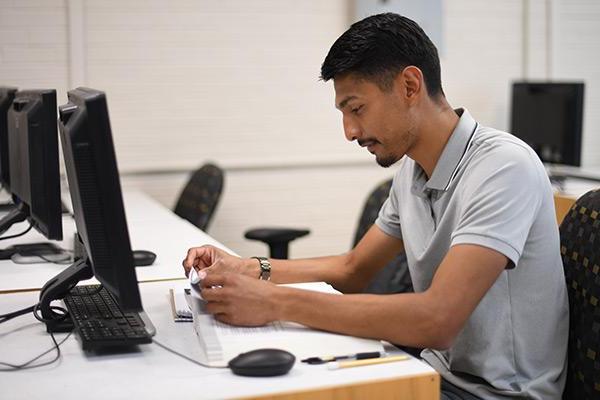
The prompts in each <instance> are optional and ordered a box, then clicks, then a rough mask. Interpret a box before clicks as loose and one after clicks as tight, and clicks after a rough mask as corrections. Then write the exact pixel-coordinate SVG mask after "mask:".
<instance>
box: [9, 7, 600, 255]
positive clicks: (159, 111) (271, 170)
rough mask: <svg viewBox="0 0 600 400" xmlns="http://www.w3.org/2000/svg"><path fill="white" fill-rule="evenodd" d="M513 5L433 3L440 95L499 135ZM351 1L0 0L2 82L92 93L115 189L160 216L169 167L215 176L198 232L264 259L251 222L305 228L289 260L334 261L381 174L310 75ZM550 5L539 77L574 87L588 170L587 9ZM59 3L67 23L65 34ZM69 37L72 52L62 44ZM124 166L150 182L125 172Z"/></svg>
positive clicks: (536, 11) (515, 53) (593, 47)
mask: <svg viewBox="0 0 600 400" xmlns="http://www.w3.org/2000/svg"><path fill="white" fill-rule="evenodd" d="M523 1H524V0H504V1H496V2H493V1H489V0H486V1H481V0H452V1H445V2H443V8H444V10H443V15H444V21H443V26H444V34H445V38H444V43H445V53H444V57H443V59H442V79H443V85H444V89H445V91H446V94H447V95H448V98H449V100H450V102H451V104H453V105H455V106H465V107H467V108H469V110H470V111H471V113H472V114H473V115H474V116H475V118H477V119H478V120H479V121H480V122H481V123H483V124H486V125H491V126H495V127H498V128H503V129H506V128H507V127H508V112H509V94H510V82H511V81H513V80H515V79H520V78H522V40H523V32H522V30H521V29H522V25H521V21H522V13H523ZM349 3H350V2H349V1H346V0H329V1H319V0H305V1H293V0H254V1H251V2H249V1H243V0H226V1H225V0H223V1H208V0H188V1H170V2H168V1H163V0H153V1H145V0H144V1H142V0H136V1H133V0H104V1H92V0H64V1H57V0H38V1H34V0H29V1H28V0H19V1H16V0H14V1H8V0H0V84H9V85H15V86H19V87H23V88H32V87H55V88H57V89H58V93H59V103H64V102H65V100H66V95H65V93H66V90H67V89H68V88H69V86H71V85H74V84H77V85H79V84H85V85H88V86H90V87H96V88H99V89H103V90H105V91H106V92H107V95H108V100H109V109H110V113H111V122H112V127H113V134H114V136H115V143H116V147H117V155H118V158H119V165H120V167H121V169H122V171H123V172H126V174H125V176H124V178H123V184H124V186H125V187H136V188H141V189H142V190H145V191H147V192H148V193H150V194H151V195H153V196H155V197H156V198H157V199H159V200H160V201H161V202H162V203H163V204H165V205H167V206H172V205H173V203H174V201H175V197H176V196H177V194H178V192H179V190H180V188H181V186H182V185H183V183H184V182H185V179H186V174H185V173H183V172H181V171H185V170H191V169H193V168H195V167H196V166H198V165H199V164H201V163H203V162H205V161H207V160H213V161H216V162H218V163H220V164H221V165H223V166H225V167H226V174H227V186H226V191H225V193H224V196H223V202H222V204H221V206H220V207H219V210H218V213H217V216H216V219H215V221H214V223H213V225H212V227H211V230H210V233H211V234H212V235H214V236H215V237H216V238H217V239H219V240H221V241H223V242H224V243H225V244H227V245H228V246H230V247H231V248H234V249H236V250H237V251H238V252H239V253H241V254H245V255H248V254H254V253H257V254H258V253H263V254H264V253H265V250H264V248H263V247H262V246H261V245H259V244H256V243H253V242H249V241H246V240H244V239H243V238H242V234H243V231H245V230H246V229H248V228H249V227H253V226H257V225H261V224H265V223H268V224H274V225H293V226H306V227H309V228H310V229H312V231H313V234H312V235H311V236H310V237H308V238H306V239H301V240H299V241H298V243H296V244H295V245H294V246H293V247H292V254H293V255H295V256H308V255H315V254H322V253H330V252H334V253H336V252H342V251H345V250H347V249H348V247H349V245H350V242H351V238H352V235H353V234H354V229H355V224H356V220H357V218H358V212H359V209H360V207H362V202H363V201H364V196H365V195H366V193H367V192H368V191H369V190H370V189H371V188H372V187H373V186H374V185H375V184H376V183H377V182H379V181H380V180H383V179H385V178H387V177H389V176H390V175H391V173H392V172H393V171H391V170H383V169H380V168H378V167H376V166H375V165H374V163H373V161H372V159H371V156H370V155H369V154H366V152H362V151H361V150H360V149H359V148H358V147H357V146H356V145H351V144H348V143H347V142H346V141H345V140H344V138H343V133H342V130H341V123H340V122H341V121H340V116H339V115H338V112H337V111H335V109H334V108H333V90H332V88H331V84H330V83H328V84H324V83H322V82H319V81H318V80H317V77H318V74H319V68H320V64H321V62H322V61H323V57H324V56H325V54H326V52H327V51H328V49H329V46H330V45H331V43H333V41H334V40H335V39H336V38H337V37H338V36H339V34H341V33H342V32H343V31H344V30H345V29H346V28H347V22H348V21H349V17H348V13H349V10H348V7H349ZM528 3H529V31H528V35H527V37H528V41H529V44H528V46H527V49H528V53H527V54H528V61H529V63H528V68H527V71H526V72H527V75H528V76H529V77H530V78H538V79H539V78H546V76H545V74H546V73H547V68H546V63H545V60H546V56H547V53H546V47H545V46H546V42H545V41H546V20H545V12H546V6H547V4H548V2H547V1H545V0H529V2H528ZM552 4H554V7H553V13H554V14H555V18H554V19H553V25H552V31H553V38H554V40H553V43H552V47H551V49H552V53H553V56H554V57H553V60H552V61H553V63H552V66H553V68H552V72H553V75H552V77H553V78H569V79H575V78H582V79H585V80H586V83H587V85H588V86H587V88H586V89H587V95H586V101H587V104H586V120H585V127H584V129H585V131H584V157H583V162H584V164H585V165H600V153H599V150H598V149H600V119H598V117H597V116H598V114H597V113H595V112H594V110H595V109H596V108H598V105H600V104H599V103H600V100H599V99H600V97H599V96H600V88H599V87H598V85H600V82H598V73H597V71H598V70H599V66H600V65H599V64H600V58H599V57H600V56H599V54H600V52H599V51H598V50H599V49H598V46H599V42H598V37H600V32H598V29H599V27H600V23H599V22H600V15H599V14H600V13H599V12H598V11H599V9H598V5H597V4H596V2H594V1H584V0H577V1H567V0H556V1H554V2H552ZM68 7H71V9H70V11H71V16H70V19H71V21H79V23H80V24H79V25H78V26H72V28H73V29H71V30H69V25H68V24H69V18H68V16H69V12H68V11H69V9H68ZM80 28H81V34H82V36H81V37H80V39H82V40H83V45H82V46H81V47H77V46H71V44H72V43H70V42H69V38H70V36H69V35H70V34H74V33H77V32H79V30H78V29H80ZM582 60H585V62H582ZM71 66H72V67H71ZM73 69H75V70H73ZM136 171H137V172H144V171H146V172H147V171H163V173H160V174H150V175H148V174H142V175H130V174H129V175H128V174H127V173H129V172H136ZM164 171H167V173H164ZM169 171H171V172H169ZM182 251H183V250H182Z"/></svg>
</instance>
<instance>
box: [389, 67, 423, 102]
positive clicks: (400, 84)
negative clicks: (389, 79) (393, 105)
mask: <svg viewBox="0 0 600 400" xmlns="http://www.w3.org/2000/svg"><path fill="white" fill-rule="evenodd" d="M394 83H395V85H394V86H395V87H396V90H398V94H399V95H401V96H402V97H403V98H404V99H405V100H406V101H408V102H414V101H415V100H416V99H418V98H419V97H420V95H421V93H422V92H423V90H424V89H425V83H424V81H423V72H421V70H420V69H419V68H418V67H415V66H414V65H409V66H408V67H406V68H404V69H403V70H402V71H401V72H400V73H399V74H398V75H396V79H395V82H394Z"/></svg>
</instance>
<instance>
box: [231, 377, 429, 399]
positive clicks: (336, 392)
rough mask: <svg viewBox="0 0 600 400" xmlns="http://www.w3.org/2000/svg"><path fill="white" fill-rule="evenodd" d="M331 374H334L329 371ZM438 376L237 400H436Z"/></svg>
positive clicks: (390, 380)
mask: <svg viewBox="0 0 600 400" xmlns="http://www.w3.org/2000/svg"><path fill="white" fill-rule="evenodd" d="M332 373H335V372H334V371H332ZM439 398H440V376H439V375H438V374H437V373H435V372H433V373H427V374H417V375H410V376H403V377H399V378H394V379H382V380H374V381H370V382H361V383H356V384H351V385H343V386H332V387H325V388H318V389H309V390H302V391H293V392H285V393H278V394H273V395H264V396H250V397H241V398H239V399H240V400H346V399H354V400H356V399H378V400H386V399H402V400H438V399H439Z"/></svg>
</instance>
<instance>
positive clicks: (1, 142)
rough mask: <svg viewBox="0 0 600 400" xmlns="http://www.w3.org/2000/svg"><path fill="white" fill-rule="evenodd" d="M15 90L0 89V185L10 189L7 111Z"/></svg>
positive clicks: (11, 88)
mask: <svg viewBox="0 0 600 400" xmlns="http://www.w3.org/2000/svg"><path fill="white" fill-rule="evenodd" d="M16 93H17V88H15V87H9V86H2V87H0V185H2V188H3V189H6V190H8V188H9V187H10V172H9V171H10V169H9V166H8V118H7V117H8V110H9V109H10V107H11V106H12V103H13V100H14V99H15V94H16Z"/></svg>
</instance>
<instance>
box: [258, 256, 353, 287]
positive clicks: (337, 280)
mask: <svg viewBox="0 0 600 400" xmlns="http://www.w3.org/2000/svg"><path fill="white" fill-rule="evenodd" d="M269 261H270V262H271V281H273V282H274V283H295V282H327V283H329V284H331V285H333V286H335V287H339V286H344V282H346V281H347V280H348V279H349V275H351V273H350V272H349V271H350V270H351V266H350V265H348V262H349V260H348V256H347V255H346V254H342V255H338V256H330V257H317V258H306V259H299V260H276V259H269Z"/></svg>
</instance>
